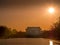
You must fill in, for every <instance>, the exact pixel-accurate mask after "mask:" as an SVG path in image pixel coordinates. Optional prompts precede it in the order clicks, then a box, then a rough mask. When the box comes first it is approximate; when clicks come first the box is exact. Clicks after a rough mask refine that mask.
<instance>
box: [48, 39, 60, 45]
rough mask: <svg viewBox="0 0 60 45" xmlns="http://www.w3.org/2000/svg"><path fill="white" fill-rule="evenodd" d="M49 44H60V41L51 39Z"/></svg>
mask: <svg viewBox="0 0 60 45" xmlns="http://www.w3.org/2000/svg"><path fill="white" fill-rule="evenodd" d="M49 45H60V42H56V41H52V40H50V41H49Z"/></svg>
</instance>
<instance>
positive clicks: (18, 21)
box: [0, 0, 60, 31]
mask: <svg viewBox="0 0 60 45" xmlns="http://www.w3.org/2000/svg"><path fill="white" fill-rule="evenodd" d="M0 5H1V6H0V25H4V26H8V27H9V28H12V29H17V30H18V31H19V30H21V31H24V30H25V29H26V28H27V27H28V26H34V27H41V28H42V29H43V30H49V29H50V28H51V26H52V25H53V23H55V22H56V21H57V19H58V17H59V14H60V0H35V1H30V0H29V1H25V0H23V1H18V0H15V1H14V0H13V1H12V0H8V1H4V0H3V1H2V2H1V4H0ZM50 7H53V8H54V13H52V14H51V13H49V12H48V9H49V8H50Z"/></svg>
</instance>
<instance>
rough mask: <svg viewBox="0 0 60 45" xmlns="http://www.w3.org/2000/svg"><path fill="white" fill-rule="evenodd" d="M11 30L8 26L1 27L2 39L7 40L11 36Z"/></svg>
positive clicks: (0, 34)
mask: <svg viewBox="0 0 60 45" xmlns="http://www.w3.org/2000/svg"><path fill="white" fill-rule="evenodd" d="M10 33H11V32H10V29H9V28H8V27H6V26H0V37H3V38H7V37H8V36H10Z"/></svg>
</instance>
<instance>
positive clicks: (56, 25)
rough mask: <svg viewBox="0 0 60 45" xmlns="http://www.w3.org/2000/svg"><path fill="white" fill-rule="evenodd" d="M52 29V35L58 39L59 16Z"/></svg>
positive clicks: (59, 35)
mask: <svg viewBox="0 0 60 45" xmlns="http://www.w3.org/2000/svg"><path fill="white" fill-rule="evenodd" d="M52 31H54V33H53V34H54V37H55V38H56V39H60V17H59V20H58V21H57V22H56V23H55V24H54V28H53V29H52Z"/></svg>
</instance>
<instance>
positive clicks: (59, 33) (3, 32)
mask: <svg viewBox="0 0 60 45" xmlns="http://www.w3.org/2000/svg"><path fill="white" fill-rule="evenodd" d="M42 32H43V33H42V35H41V37H42V38H50V39H58V40H60V17H59V19H58V21H57V22H56V23H54V24H53V27H52V28H51V29H50V30H49V31H42ZM26 37H27V36H26V32H22V31H19V32H18V31H17V30H16V29H13V30H11V28H8V27H6V26H0V38H26Z"/></svg>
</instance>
